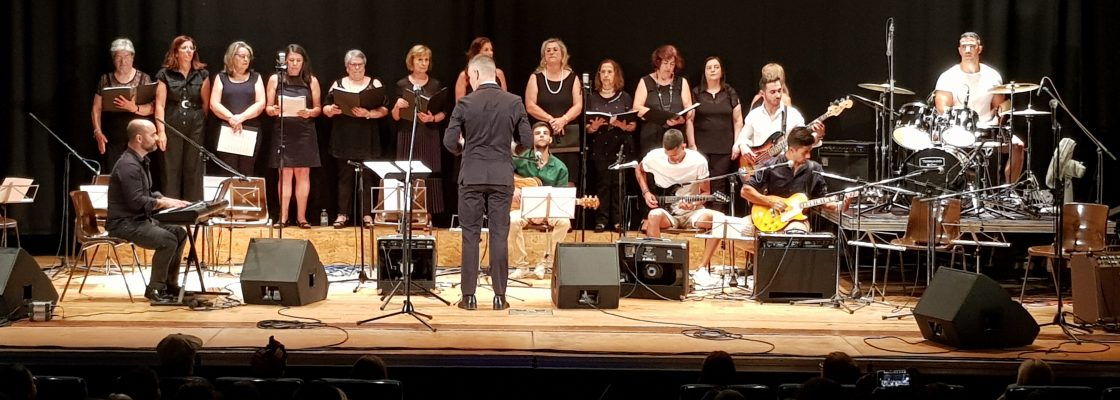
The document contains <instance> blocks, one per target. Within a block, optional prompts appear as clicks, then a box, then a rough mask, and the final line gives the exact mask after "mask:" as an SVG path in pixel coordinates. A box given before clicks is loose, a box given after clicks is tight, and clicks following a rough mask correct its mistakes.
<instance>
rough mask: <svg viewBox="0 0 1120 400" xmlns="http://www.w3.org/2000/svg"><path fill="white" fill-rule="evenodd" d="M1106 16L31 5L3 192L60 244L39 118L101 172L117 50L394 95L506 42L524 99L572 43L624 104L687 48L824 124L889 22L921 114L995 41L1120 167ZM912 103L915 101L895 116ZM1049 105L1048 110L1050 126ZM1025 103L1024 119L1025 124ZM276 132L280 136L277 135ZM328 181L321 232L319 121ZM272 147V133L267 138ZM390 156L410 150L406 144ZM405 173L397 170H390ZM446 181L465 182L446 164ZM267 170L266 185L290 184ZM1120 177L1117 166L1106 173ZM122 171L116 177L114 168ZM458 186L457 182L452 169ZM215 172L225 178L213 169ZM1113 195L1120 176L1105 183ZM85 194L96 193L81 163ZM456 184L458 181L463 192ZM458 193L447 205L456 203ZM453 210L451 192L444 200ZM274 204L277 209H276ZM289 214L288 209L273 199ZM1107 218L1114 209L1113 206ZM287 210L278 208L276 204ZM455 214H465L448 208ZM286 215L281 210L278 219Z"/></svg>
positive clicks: (761, 8)
mask: <svg viewBox="0 0 1120 400" xmlns="http://www.w3.org/2000/svg"><path fill="white" fill-rule="evenodd" d="M1113 4H1114V3H1113V2H1109V1H1066V0H1061V1H1010V0H994V1H969V0H952V1H926V2H916V1H885V0H879V1H860V2H822V1H803V0H793V1H751V2H744V1H704V2H691V3H689V2H686V3H681V2H679V1H671V2H670V1H646V2H641V3H638V2H602V1H556V2H539V1H512V0H489V1H487V0H475V1H441V2H419V1H398V0H384V1H375V2H370V1H323V2H307V1H298V2H297V1H287V0H282V1H267V2H263V1H260V2H258V1H236V2H234V1H213V0H210V1H196V0H191V1H27V0H15V1H11V2H9V3H8V5H7V7H6V8H7V9H8V12H7V14H8V17H6V18H7V21H6V22H7V24H6V26H8V29H7V30H6V35H5V39H6V44H7V46H5V48H7V49H8V50H7V51H8V53H9V55H8V59H9V62H7V63H2V66H0V71H2V73H3V76H4V77H5V78H6V79H0V85H3V91H4V93H7V94H8V97H7V103H6V104H4V107H0V109H2V111H0V112H2V113H3V117H4V118H3V121H4V122H3V123H4V124H6V126H4V127H3V128H0V130H2V131H3V132H4V133H3V139H0V146H3V150H2V152H0V154H2V157H3V159H2V161H0V176H8V175H12V176H27V177H33V178H35V179H36V181H37V183H39V184H40V185H41V187H40V192H39V196H38V199H37V201H36V203H35V205H34V206H14V207H11V213H12V214H13V215H15V216H16V217H18V218H19V221H20V227H21V228H22V229H21V231H22V232H23V233H25V234H32V235H45V236H46V237H47V238H49V237H50V236H49V235H57V233H58V232H60V223H61V221H60V218H61V210H62V207H64V206H65V205H66V204H67V203H66V202H65V201H64V200H65V190H64V188H62V186H61V185H62V177H63V175H64V170H63V161H64V160H65V159H66V158H67V154H66V151H65V150H64V148H63V146H61V145H60V144H59V143H58V142H57V141H55V140H54V139H53V138H51V137H50V136H49V135H48V134H47V133H46V131H45V130H44V129H43V128H41V127H39V126H38V125H37V124H35V123H34V121H33V120H31V119H30V118H29V117H28V113H29V112H30V113H35V114H36V115H38V116H39V117H40V118H42V119H43V120H44V122H46V123H47V125H48V126H50V128H51V129H53V130H54V131H55V132H57V133H58V134H59V135H60V136H61V137H62V138H63V139H64V140H66V141H68V142H69V143H70V144H71V145H72V146H74V148H75V149H76V150H77V151H78V152H79V153H80V154H82V155H83V156H85V157H91V158H97V157H96V146H95V144H94V142H93V140H92V128H91V123H90V117H89V110H90V104H91V99H92V95H93V92H94V89H95V85H96V82H97V78H98V76H99V75H100V74H102V73H105V72H107V71H110V70H111V68H112V66H111V62H110V61H111V60H110V57H109V52H108V46H109V42H110V41H112V40H113V39H114V38H116V37H121V36H124V37H129V38H131V39H132V40H133V41H134V43H135V45H136V49H137V55H136V61H135V63H136V66H137V67H138V68H139V69H140V70H142V71H145V72H147V73H149V74H154V73H155V72H156V71H157V70H158V68H159V64H160V62H161V60H162V59H163V57H164V55H165V53H166V52H167V48H168V45H169V42H170V40H171V38H172V37H174V36H176V35H178V34H189V35H191V36H193V37H194V38H195V39H196V41H197V45H198V46H199V51H200V55H201V57H202V60H203V61H204V62H207V63H208V64H209V67H208V68H209V69H210V70H211V72H217V71H218V70H220V69H221V64H222V62H221V57H222V54H223V52H224V50H225V47H226V46H227V45H228V44H229V43H230V42H231V41H234V40H239V39H240V40H245V41H247V42H249V43H250V44H251V45H252V46H253V47H254V49H255V50H256V59H255V60H254V62H253V66H254V67H255V69H256V70H258V71H262V72H270V71H272V68H273V59H274V58H275V52H276V50H278V49H280V48H282V47H283V46H284V45H285V44H287V43H293V42H294V43H300V44H302V45H304V46H305V47H306V48H307V49H308V51H309V53H310V64H311V66H312V67H313V70H314V72H315V74H316V75H317V76H318V77H319V78H320V81H321V82H322V83H323V85H324V86H325V85H328V84H329V82H330V81H331V80H333V79H335V78H338V77H339V76H341V75H342V74H343V73H344V68H343V64H342V56H343V54H344V53H345V52H346V51H347V50H348V49H351V48H358V49H362V50H363V51H365V53H366V54H367V55H368V56H369V58H370V59H369V66H368V67H367V71H368V73H369V74H371V75H374V76H377V77H380V78H382V80H383V81H384V82H386V84H392V82H395V81H396V80H397V79H400V78H401V77H403V76H404V75H405V74H406V73H407V71H406V69H405V66H404V55H405V52H406V51H407V49H408V48H409V47H410V46H411V45H413V44H416V43H424V44H426V45H428V46H429V47H431V48H432V49H433V51H434V68H433V72H432V74H433V76H434V77H436V78H438V79H440V80H441V81H442V82H444V83H445V84H446V85H452V84H453V83H454V79H455V77H456V74H457V73H458V71H459V70H460V69H462V68H463V65H464V63H465V60H464V55H463V54H464V51H465V50H466V47H467V44H468V43H469V42H470V40H471V39H472V38H473V37H475V36H478V35H486V36H489V37H491V38H492V39H493V41H494V44H495V48H496V59H497V61H498V65H499V67H500V68H502V69H503V70H505V73H506V76H507V77H508V78H509V86H510V89H511V91H512V92H514V93H517V94H522V93H523V92H524V87H525V86H524V85H525V82H526V80H527V79H528V77H529V74H530V73H531V72H532V70H533V69H534V67H535V66H536V65H537V63H538V60H539V49H540V43H541V41H542V40H544V39H546V38H549V37H559V38H562V39H563V40H564V41H565V42H566V44H567V46H568V48H569V50H570V53H571V64H572V67H573V68H574V69H575V71H576V72H585V71H586V72H594V69H595V67H596V65H597V63H598V62H599V61H600V60H602V59H604V58H608V57H609V58H613V59H615V60H617V61H618V62H619V63H620V64H621V65H622V67H623V70H624V72H625V77H626V87H627V91H630V92H632V91H633V88H634V87H635V86H636V83H637V80H638V78H639V77H640V76H641V75H642V74H645V73H648V72H650V71H651V69H652V68H651V66H650V61H649V60H650V53H651V51H652V50H653V49H654V48H655V47H656V46H658V45H661V44H664V43H672V44H675V45H677V47H678V48H679V49H680V50H681V52H682V54H683V57H684V59H685V75H686V77H688V78H689V81H690V82H692V83H695V82H697V79H699V78H700V72H701V63H702V61H703V59H704V58H706V57H707V56H709V55H718V56H720V57H722V58H723V60H724V69H725V71H727V74H728V82H729V83H730V84H731V85H732V86H734V87H735V88H737V89H738V90H739V93H740V94H741V96H743V97H744V98H745V99H746V100H749V97H750V96H751V95H753V93H754V92H755V91H756V90H757V83H756V82H757V80H758V74H759V69H760V67H761V66H762V65H763V64H765V63H767V62H779V63H781V64H783V65H784V66H785V67H786V71H787V75H788V78H789V81H790V87H791V88H792V93H793V97H794V100H795V103H796V105H797V106H798V107H799V108H800V109H801V110H802V111H803V112H804V113H805V114H806V115H809V116H814V115H817V114H819V113H821V112H823V111H824V109H825V108H826V106H827V104H828V102H829V101H831V100H832V99H834V98H836V97H839V96H842V95H844V94H848V93H855V94H860V95H863V96H866V97H874V96H875V93H872V92H868V91H865V90H861V89H858V88H857V87H856V84H858V83H862V82H884V81H886V79H887V65H886V58H885V56H884V51H885V41H886V40H885V33H886V23H885V22H886V20H887V18H889V17H894V19H895V24H896V40H895V76H896V80H897V82H898V83H897V84H898V86H901V87H905V88H909V89H913V90H914V91H915V92H917V93H919V97H922V98H924V96H925V95H926V94H928V93H929V92H930V91H931V90H932V89H933V85H934V83H935V81H936V79H937V76H938V74H940V73H941V72H942V71H944V70H945V69H946V68H948V67H949V66H951V65H953V64H954V63H956V62H958V61H959V58H958V56H957V53H956V41H957V38H958V36H959V35H960V33H961V32H964V31H970V30H971V31H976V32H978V33H980V35H981V36H982V37H983V40H984V53H983V61H984V62H985V63H987V64H989V65H992V66H993V67H995V68H996V69H998V70H999V71H1001V72H1002V73H1003V76H1004V79H1005V80H1006V81H1012V80H1014V81H1019V82H1038V80H1039V79H1040V78H1041V77H1043V76H1050V77H1052V78H1053V79H1054V83H1055V84H1056V86H1057V88H1058V90H1059V91H1060V92H1061V94H1062V95H1063V96H1064V98H1065V100H1066V101H1067V102H1068V104H1069V106H1070V108H1071V110H1072V111H1073V112H1074V113H1075V114H1076V115H1077V116H1078V118H1080V119H1081V120H1082V121H1083V122H1084V123H1085V126H1086V127H1087V128H1088V129H1090V130H1091V131H1092V132H1094V133H1096V134H1097V135H1098V136H1099V137H1101V138H1102V140H1104V142H1105V143H1106V145H1109V146H1110V147H1111V148H1112V150H1113V151H1120V143H1117V142H1118V141H1117V140H1116V139H1115V137H1114V136H1113V135H1112V134H1111V132H1112V131H1114V130H1115V129H1116V126H1117V123H1116V122H1115V121H1114V120H1112V118H1109V117H1110V116H1111V115H1110V113H1109V111H1114V110H1116V109H1117V108H1118V106H1120V101H1117V100H1116V93H1115V91H1116V89H1118V88H1120V85H1118V84H1117V77H1116V76H1117V74H1116V73H1112V71H1110V68H1112V67H1115V66H1116V65H1120V57H1118V55H1117V52H1118V51H1117V49H1118V48H1120V47H1117V46H1116V44H1115V42H1114V41H1115V40H1116V38H1118V37H1120V28H1117V27H1116V25H1115V24H1114V20H1115V17H1116V16H1117V15H1118V13H1117V12H1116V11H1117V6H1115V5H1113ZM914 99H915V98H907V97H900V98H897V99H896V105H900V104H902V103H905V102H908V101H913V100H914ZM1047 100H1048V99H1046V98H1042V99H1034V104H1035V107H1036V108H1045V104H1046V102H1047ZM1023 105H1025V102H1024V103H1021V104H1017V107H1022V106H1023ZM873 120H874V117H873V114H872V111H871V110H870V109H868V108H866V107H862V106H859V105H857V106H855V107H854V108H853V109H851V110H849V111H848V112H846V113H845V114H844V115H842V116H840V117H839V118H834V119H831V120H829V122H828V130H829V137H830V138H831V139H853V140H869V141H870V140H873V139H874V136H873V124H874V123H873ZM1059 121H1060V122H1061V123H1062V125H1063V127H1064V130H1063V132H1062V133H1063V135H1064V136H1068V137H1072V138H1075V139H1076V140H1077V141H1078V143H1079V146H1078V152H1077V156H1076V158H1078V159H1080V160H1082V161H1085V162H1086V165H1087V167H1089V168H1090V170H1089V172H1087V174H1086V176H1085V178H1083V179H1081V181H1080V182H1079V185H1078V191H1077V198H1078V199H1079V200H1087V199H1090V198H1091V197H1092V195H1093V193H1091V192H1090V191H1089V187H1091V185H1090V184H1089V183H1091V182H1092V181H1095V180H1096V179H1098V177H1097V176H1096V175H1095V169H1094V168H1095V167H1096V161H1095V153H1094V151H1093V150H1094V148H1093V146H1092V144H1091V143H1090V142H1089V141H1088V140H1087V139H1086V138H1085V136H1084V135H1082V134H1081V133H1080V131H1079V130H1078V129H1077V128H1076V126H1075V125H1074V123H1073V122H1072V121H1071V120H1069V119H1068V118H1067V117H1065V116H1063V117H1061V118H1060V119H1059ZM270 125H271V124H270V123H266V126H270ZM1048 125H1049V120H1048V119H1042V120H1041V122H1039V123H1036V124H1035V126H1034V129H1033V132H1032V137H1033V138H1034V149H1033V153H1032V154H1034V156H1035V157H1034V170H1035V171H1036V172H1037V173H1039V174H1040V175H1041V174H1044V172H1045V171H1044V169H1045V168H1046V163H1047V160H1049V156H1048V154H1049V152H1050V151H1051V148H1052V147H1051V139H1050V137H1051V136H1050V134H1049V130H1048V129H1047V127H1048ZM319 128H320V145H321V147H323V154H324V167H323V168H319V169H317V170H315V171H314V172H313V176H312V185H313V190H314V191H315V193H314V194H313V195H312V199H311V205H310V206H309V207H308V214H309V215H308V217H309V219H311V220H313V221H317V219H318V218H317V216H318V211H319V210H320V209H322V208H327V209H331V210H333V208H334V207H333V204H334V194H333V192H334V187H335V184H334V178H333V176H334V169H333V166H334V164H333V160H331V159H330V157H329V156H328V155H327V154H328V153H327V152H326V144H327V142H328V141H329V135H330V133H329V123H327V121H320V123H319ZM264 134H265V135H267V134H268V132H267V130H266V132H264ZM384 144H385V145H386V146H388V148H390V149H392V148H395V135H389V134H387V136H386V137H385V140H384ZM390 156H392V154H391V153H389V154H386V157H390ZM445 161H447V164H446V165H450V161H451V160H450V158H447V159H446V160H445ZM263 166H264V164H263V162H262V163H260V165H258V169H257V171H254V173H256V174H257V175H275V173H274V172H273V171H270V170H267V169H265V168H263ZM1117 166H1118V164H1117V163H1115V162H1113V161H1106V162H1105V170H1106V171H1115V170H1116V168H1117ZM106 169H108V167H106ZM445 169H447V170H449V171H450V170H451V168H450V167H449V166H448V167H446V168H445ZM210 171H213V169H211V170H210ZM1105 175H1106V176H1107V177H1109V178H1111V179H1116V178H1117V177H1118V176H1120V175H1116V174H1115V173H1109V172H1106V174H1105ZM70 177H71V180H70V188H74V187H76V186H77V185H78V184H80V183H83V182H86V181H88V180H89V179H90V172H88V171H85V170H83V169H82V168H81V167H80V165H78V164H77V163H74V164H73V165H72V167H71V171H70ZM447 181H448V182H453V181H454V179H448V180H447ZM449 189H450V188H449ZM446 192H447V193H449V194H450V195H451V196H453V195H454V193H455V192H454V190H447V191H446ZM272 197H275V194H274V193H273V195H272ZM274 200H275V199H274ZM1105 200H1106V203H1108V204H1110V205H1114V204H1115V203H1116V202H1117V200H1118V199H1117V195H1116V194H1115V191H1109V190H1108V189H1107V188H1106V193H1105ZM273 204H275V202H273ZM447 204H449V205H451V207H453V205H454V204H455V201H454V199H453V198H449V199H448V200H447ZM273 210H274V211H275V207H274V208H273Z"/></svg>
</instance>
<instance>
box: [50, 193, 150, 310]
mask: <svg viewBox="0 0 1120 400" xmlns="http://www.w3.org/2000/svg"><path fill="white" fill-rule="evenodd" d="M70 202H71V203H72V204H73V205H74V214H75V221H74V240H76V241H77V242H78V244H79V246H81V249H80V250H79V252H78V254H79V255H81V256H82V259H83V260H84V261H85V264H86V273H85V275H84V276H83V277H82V284H81V285H80V286H78V293H81V292H82V289H84V288H85V286H86V279H89V271H90V270H91V269H93V265H92V263H93V260H94V259H95V258H96V257H97V252H98V251H100V249H101V247H102V246H107V247H108V250H107V251H106V258H105V270H106V272H108V271H109V269H110V267H111V266H112V265H114V264H115V265H116V266H117V270H119V271H120V273H121V279H122V280H124V289H125V291H127V292H128V301H130V302H132V301H134V300H133V298H132V289H130V288H129V287H128V277H127V276H125V274H124V268H122V267H121V265H122V264H121V258H120V255H119V254H118V253H117V248H118V247H120V246H129V247H131V248H132V268H133V270H134V271H135V270H136V269H138V268H139V262H140V261H139V260H140V257H139V256H138V255H137V254H136V246H135V245H133V244H132V242H129V241H127V240H124V239H121V238H116V237H112V236H109V233H108V232H106V231H103V230H102V229H101V228H100V227H98V226H97V215H96V214H94V212H93V203H91V202H90V200H89V193H86V192H84V191H81V190H74V191H71V192H70ZM90 249H93V250H94V251H93V254H89V250H90ZM77 268H78V266H77V264H74V265H71V266H70V274H69V276H68V277H67V278H66V285H65V286H64V287H63V288H62V295H61V296H59V297H58V301H59V302H61V301H62V299H63V298H65V297H66V291H67V290H69V289H70V281H71V280H72V279H74V273H75V272H76V270H77ZM141 277H143V273H142V272H141Z"/></svg>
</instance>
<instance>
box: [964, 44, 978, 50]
mask: <svg viewBox="0 0 1120 400" xmlns="http://www.w3.org/2000/svg"><path fill="white" fill-rule="evenodd" d="M979 47H980V45H979V44H974V43H966V44H962V45H960V48H962V49H967V48H973V49H975V48H979Z"/></svg>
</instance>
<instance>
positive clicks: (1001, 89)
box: [988, 82, 1038, 94]
mask: <svg viewBox="0 0 1120 400" xmlns="http://www.w3.org/2000/svg"><path fill="white" fill-rule="evenodd" d="M1035 89H1038V84H1037V83H1018V82H1011V83H1005V84H1002V85H996V86H993V87H992V88H991V89H988V93H991V94H1012V93H1023V92H1029V91H1032V90H1035Z"/></svg>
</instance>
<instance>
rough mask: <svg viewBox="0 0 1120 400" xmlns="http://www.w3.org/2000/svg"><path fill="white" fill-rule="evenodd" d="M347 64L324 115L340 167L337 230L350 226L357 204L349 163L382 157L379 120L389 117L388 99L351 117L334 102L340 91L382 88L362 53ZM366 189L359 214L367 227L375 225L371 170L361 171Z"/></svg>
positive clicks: (349, 54) (354, 53)
mask: <svg viewBox="0 0 1120 400" xmlns="http://www.w3.org/2000/svg"><path fill="white" fill-rule="evenodd" d="M343 63H345V64H346V76H344V77H342V78H339V79H338V80H335V81H334V83H333V84H331V89H330V91H329V92H327V101H326V103H327V105H326V106H324V107H323V114H324V115H326V116H327V117H329V118H331V119H332V121H331V155H333V156H334V157H335V159H337V161H338V162H337V163H336V165H337V166H338V210H337V212H338V214H337V217H336V218H335V220H334V227H335V229H339V228H342V227H344V226H346V221H347V220H348V218H347V215H349V214H350V212H351V211H354V210H352V209H351V207H352V206H353V201H354V198H353V197H354V168H355V167H354V166H352V165H350V164H347V163H346V162H347V161H354V162H363V161H369V160H373V159H375V158H377V157H380V156H381V135H380V132H379V130H378V121H377V120H378V119H380V118H384V117H385V116H386V115H388V114H389V109H388V107H386V106H387V104H388V103H387V101H386V100H385V99H386V96H382V97H381V99H380V100H381V102H380V103H378V104H362V105H361V106H359V107H354V108H352V109H351V110H350V113H349V114H352V115H353V116H351V115H347V114H343V112H342V111H343V110H342V108H341V107H339V106H338V105H337V104H335V102H334V100H335V99H334V95H335V92H336V91H347V92H354V93H360V92H364V91H367V90H374V89H377V88H380V87H382V86H383V85H382V84H381V81H380V80H378V79H377V78H372V77H369V76H367V75H366V55H365V53H362V51H361V50H350V51H348V52H346V56H345V57H344V59H343ZM361 171H362V183H363V185H362V187H361V188H360V190H358V196H359V197H360V198H361V201H360V204H361V205H362V208H361V210H360V211H359V212H358V213H356V214H357V215H362V216H363V217H362V218H363V223H365V224H367V225H368V224H369V223H371V222H372V220H371V219H370V216H369V201H370V197H369V196H370V193H369V188H370V185H371V184H373V183H374V182H373V173H372V172H371V171H369V169H367V168H361Z"/></svg>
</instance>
